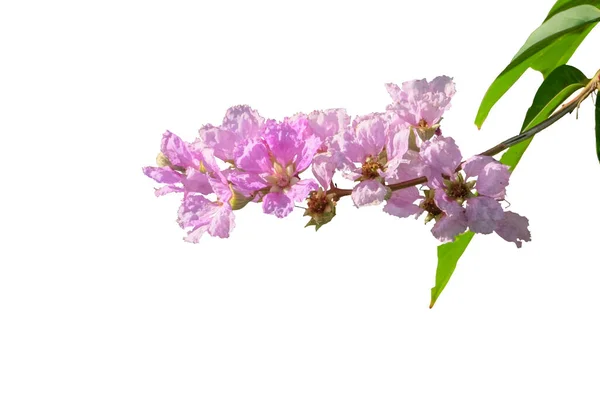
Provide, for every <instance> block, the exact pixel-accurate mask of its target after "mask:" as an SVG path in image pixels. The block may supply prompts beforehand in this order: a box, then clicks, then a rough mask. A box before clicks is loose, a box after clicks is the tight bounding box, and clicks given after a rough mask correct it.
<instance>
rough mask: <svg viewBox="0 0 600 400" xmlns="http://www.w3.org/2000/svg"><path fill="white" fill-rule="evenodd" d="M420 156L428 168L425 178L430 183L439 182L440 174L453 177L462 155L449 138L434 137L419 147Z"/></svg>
mask: <svg viewBox="0 0 600 400" xmlns="http://www.w3.org/2000/svg"><path fill="white" fill-rule="evenodd" d="M420 156H421V159H422V160H423V162H424V163H425V164H426V165H427V166H429V167H430V171H429V174H430V176H428V177H427V178H428V179H429V181H430V182H434V183H435V182H440V181H441V180H442V177H441V174H446V175H449V176H452V175H454V171H455V170H456V167H458V165H459V164H460V161H461V159H462V155H461V154H460V149H459V148H458V146H457V145H456V142H454V139H452V138H451V137H440V136H435V137H433V139H431V140H428V141H426V142H424V143H423V144H422V145H421V151H420Z"/></svg>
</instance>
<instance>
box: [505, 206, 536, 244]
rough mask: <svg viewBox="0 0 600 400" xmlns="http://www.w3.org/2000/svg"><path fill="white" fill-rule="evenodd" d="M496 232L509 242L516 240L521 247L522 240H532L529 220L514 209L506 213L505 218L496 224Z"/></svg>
mask: <svg viewBox="0 0 600 400" xmlns="http://www.w3.org/2000/svg"><path fill="white" fill-rule="evenodd" d="M496 233H497V234H498V235H500V237H501V238H502V239H504V240H506V241H507V242H514V244H516V245H517V247H519V248H520V247H521V245H522V241H525V242H529V241H531V233H530V232H529V220H528V219H527V218H526V217H522V216H520V215H519V214H517V213H514V212H512V211H506V212H505V213H504V219H503V220H502V221H500V222H499V223H498V225H497V226H496Z"/></svg>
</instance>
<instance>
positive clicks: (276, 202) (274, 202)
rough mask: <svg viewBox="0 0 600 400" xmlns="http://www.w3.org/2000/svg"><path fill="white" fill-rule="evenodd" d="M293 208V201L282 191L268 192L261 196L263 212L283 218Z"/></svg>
mask: <svg viewBox="0 0 600 400" xmlns="http://www.w3.org/2000/svg"><path fill="white" fill-rule="evenodd" d="M293 210H294V202H293V201H292V199H290V198H289V197H288V196H287V195H286V194H285V193H283V192H273V193H268V194H267V195H265V197H263V212H264V213H265V214H275V216H276V217H277V218H283V217H285V216H287V215H288V214H289V213H291V212H292V211H293Z"/></svg>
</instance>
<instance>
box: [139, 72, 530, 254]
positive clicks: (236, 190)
mask: <svg viewBox="0 0 600 400" xmlns="http://www.w3.org/2000/svg"><path fill="white" fill-rule="evenodd" d="M386 88H387V90H388V92H389V94H390V96H391V97H392V103H391V104H390V105H388V106H387V107H386V109H385V111H382V112H375V113H371V114H368V115H363V116H357V117H354V118H351V117H350V116H349V115H348V114H347V113H346V111H345V110H344V109H329V110H322V111H313V112H312V113H310V114H302V113H299V114H295V115H293V116H291V117H288V118H285V119H283V121H280V122H278V121H275V120H271V119H265V118H263V117H262V116H261V115H260V114H259V113H258V112H257V111H255V110H253V109H252V108H250V107H248V106H235V107H232V108H230V109H229V110H227V112H226V114H225V118H224V119H223V122H222V124H221V125H220V126H213V125H205V126H203V127H202V128H200V130H199V135H198V138H197V139H196V140H195V141H194V142H193V143H188V142H185V141H183V140H182V139H181V138H179V137H178V136H176V135H175V134H173V133H171V132H169V131H167V132H165V133H164V134H163V138H162V143H161V153H160V154H159V155H158V157H157V164H158V166H157V167H145V168H144V169H143V171H144V173H145V174H146V175H147V176H148V177H150V178H152V179H154V180H155V181H156V182H159V183H162V184H164V186H162V187H160V188H158V189H156V191H155V193H156V195H157V196H161V195H164V194H167V193H171V192H181V193H182V194H183V200H182V203H181V206H180V208H179V218H178V222H179V224H180V226H181V227H182V228H184V229H187V230H188V232H187V236H186V237H185V240H187V241H190V242H194V243H196V242H198V240H199V239H200V237H201V236H202V234H204V233H205V232H207V233H208V234H209V235H211V236H218V237H222V238H225V237H228V236H229V234H230V232H231V230H232V229H233V227H234V225H235V223H234V221H235V217H234V211H237V210H239V209H241V208H243V207H244V206H246V205H247V204H249V203H251V202H254V203H262V209H263V211H264V212H265V213H266V214H273V215H275V216H276V217H279V218H283V217H286V216H287V215H289V214H290V213H291V212H292V211H293V210H294V208H295V206H296V204H297V203H301V202H304V201H306V206H307V207H306V211H305V215H306V216H309V217H310V220H309V222H308V224H307V226H309V225H312V226H315V228H316V229H319V228H320V227H321V226H323V225H324V224H326V223H329V222H330V221H331V220H332V219H333V218H334V216H335V215H336V204H337V202H338V201H339V200H340V198H341V197H344V196H346V195H349V196H350V197H351V199H352V201H353V203H354V205H355V206H356V207H363V206H373V205H378V204H383V203H384V205H383V211H385V212H386V213H388V214H391V215H394V216H397V217H408V216H415V217H417V218H418V217H419V216H420V215H422V214H423V213H425V214H426V216H425V222H426V223H427V222H430V221H435V222H434V223H433V228H432V229H431V232H432V233H433V235H434V236H435V237H436V238H437V239H439V240H440V241H442V242H447V241H453V240H454V238H455V237H456V236H457V235H459V234H461V233H463V232H465V231H466V230H467V229H469V230H471V231H472V232H475V233H481V234H489V233H492V232H496V233H497V234H498V235H499V236H500V237H502V238H503V239H505V240H507V241H510V242H514V243H515V244H516V245H517V246H518V247H520V246H521V244H522V241H529V240H530V239H531V237H530V233H529V230H528V220H527V218H525V217H522V216H520V215H518V214H516V213H514V212H512V211H505V209H504V207H503V205H504V204H503V202H504V198H505V195H506V186H507V185H508V181H509V177H510V173H509V170H508V167H506V166H504V165H502V164H501V163H499V162H498V161H496V160H495V159H493V158H492V157H489V156H474V157H471V158H469V159H467V160H466V161H463V160H462V155H461V152H460V150H459V148H458V146H457V145H456V143H455V142H454V140H453V139H452V138H450V137H445V136H444V135H442V131H441V129H440V122H441V119H442V115H443V113H444V111H446V110H447V109H448V108H449V107H450V100H451V99H452V96H453V95H454V93H455V89H454V83H453V82H452V79H451V78H449V77H446V76H441V77H437V78H435V79H434V80H433V81H431V82H427V81H426V80H425V79H422V80H415V81H410V82H405V83H403V84H402V86H401V87H400V86H398V85H395V84H391V83H390V84H387V85H386ZM309 167H310V171H309ZM307 173H308V174H312V177H310V176H308V177H307V176H305V174H307ZM336 173H339V175H341V176H342V177H343V178H345V179H347V180H348V181H350V182H353V183H354V187H353V188H352V189H341V188H339V187H338V186H337V185H336V184H335V183H334V181H333V179H334V177H335V176H336ZM301 175H302V177H301ZM412 182H417V183H420V184H421V186H419V187H417V186H416V185H413V184H412Z"/></svg>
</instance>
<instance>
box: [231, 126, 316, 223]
mask: <svg viewBox="0 0 600 400" xmlns="http://www.w3.org/2000/svg"><path fill="white" fill-rule="evenodd" d="M294 127H295V128H294ZM308 129H310V127H309V126H308V121H307V120H306V119H298V120H296V121H293V123H292V124H290V123H288V122H282V123H276V122H275V121H273V120H269V121H267V123H266V125H265V127H264V131H263V133H262V135H261V136H262V137H261V138H254V139H249V140H246V141H244V142H242V143H241V144H240V145H239V146H238V147H237V149H236V151H235V157H234V159H235V164H236V166H237V168H238V169H239V170H238V171H232V172H231V174H230V175H229V179H230V180H231V182H233V183H234V184H235V185H237V186H239V187H240V188H241V189H242V190H248V191H261V192H262V193H263V194H264V196H263V197H262V202H263V211H264V212H265V213H267V214H275V215H276V216H277V217H279V218H283V217H285V216H287V215H288V214H289V213H290V212H291V211H292V210H293V208H294V203H295V202H299V201H302V200H304V199H305V198H306V197H307V196H308V194H309V193H310V192H311V191H313V190H316V189H317V188H318V185H317V183H316V182H315V181H314V180H312V179H305V180H300V178H299V177H298V175H299V174H300V173H301V172H302V171H304V170H305V169H306V168H308V166H309V165H310V163H311V161H312V159H313V156H314V155H315V153H316V152H317V149H318V148H319V146H320V145H321V139H320V138H318V137H316V136H314V135H309V134H308V133H307V130H308Z"/></svg>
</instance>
